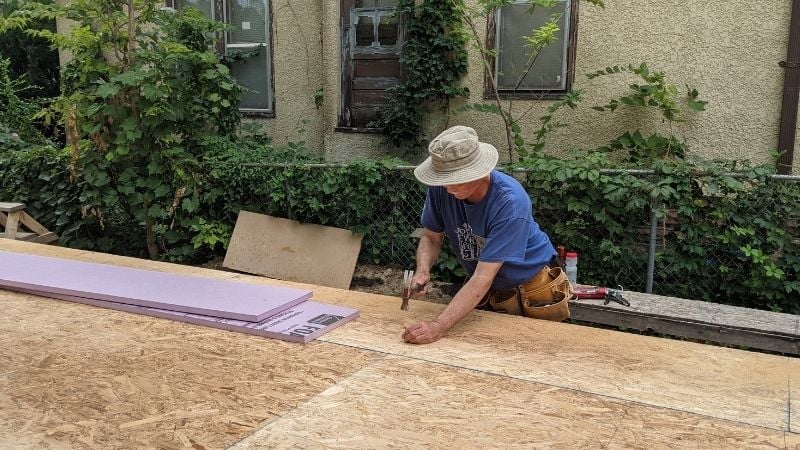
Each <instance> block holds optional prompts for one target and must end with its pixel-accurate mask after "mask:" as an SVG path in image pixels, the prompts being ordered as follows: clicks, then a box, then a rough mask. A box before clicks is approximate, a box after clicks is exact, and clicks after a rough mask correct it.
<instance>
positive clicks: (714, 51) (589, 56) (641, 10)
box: [60, 0, 800, 165]
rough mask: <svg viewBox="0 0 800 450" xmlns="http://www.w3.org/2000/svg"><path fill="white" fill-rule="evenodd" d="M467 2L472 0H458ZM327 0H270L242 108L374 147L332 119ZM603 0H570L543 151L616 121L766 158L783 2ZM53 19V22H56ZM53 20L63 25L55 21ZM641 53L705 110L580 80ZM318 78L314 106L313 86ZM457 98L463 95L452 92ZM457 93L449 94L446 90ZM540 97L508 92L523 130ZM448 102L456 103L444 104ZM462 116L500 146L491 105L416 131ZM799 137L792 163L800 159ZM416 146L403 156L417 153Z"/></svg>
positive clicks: (331, 154)
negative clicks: (265, 35) (598, 0)
mask: <svg viewBox="0 0 800 450" xmlns="http://www.w3.org/2000/svg"><path fill="white" fill-rule="evenodd" d="M467 1H468V2H469V3H474V2H475V1H474V0H467ZM339 3H340V2H339V0H272V1H271V8H272V54H273V58H272V61H273V73H274V87H275V89H274V93H275V116H274V117H273V118H267V119H250V120H255V121H256V122H257V123H260V124H262V126H263V127H264V129H265V131H266V132H267V133H269V134H270V135H271V136H272V137H273V141H274V142H275V143H276V144H284V143H286V142H288V141H301V140H302V141H305V142H306V145H307V146H308V148H309V149H310V150H312V151H313V152H315V153H318V154H321V155H324V156H325V157H326V158H327V159H328V160H331V161H343V160H349V159H353V158H358V157H370V156H376V157H380V156H384V155H386V154H387V151H388V150H389V146H388V144H387V143H386V142H385V140H384V139H383V137H382V136H381V135H378V134H364V133H348V132H340V131H336V130H335V128H336V124H337V118H338V107H339V100H340V99H339V97H340V70H341V67H340V54H341V49H340V42H341V39H340V36H339V17H340V11H339ZM606 4H607V5H606V8H605V9H600V8H596V7H593V6H591V5H589V4H586V3H583V4H581V5H580V14H579V23H578V41H577V56H576V75H575V82H574V85H573V89H583V90H585V96H584V101H583V102H582V104H581V105H580V107H579V108H578V109H577V110H575V111H571V110H568V109H562V111H561V112H559V113H558V114H559V115H558V116H557V117H558V120H559V121H561V122H565V123H567V124H569V125H570V126H569V127H567V128H560V129H557V130H555V131H554V132H553V133H552V134H551V135H550V137H549V139H548V141H547V147H546V149H545V151H547V152H548V153H553V154H558V153H561V152H564V151H565V150H566V149H568V148H571V147H582V148H596V147H598V146H600V145H603V144H605V143H607V142H608V141H609V140H610V139H612V138H614V137H616V136H619V135H620V134H622V133H623V132H625V131H628V130H635V129H640V130H642V132H643V133H647V134H650V133H653V132H656V131H659V132H662V133H670V131H671V132H672V133H674V134H675V135H677V136H682V137H685V139H686V140H687V141H688V143H689V144H690V147H691V149H692V151H694V152H696V153H698V154H701V155H703V156H706V157H712V158H726V159H734V158H736V159H740V158H748V159H751V160H753V161H756V162H767V161H769V159H770V156H769V153H770V151H772V150H774V149H775V147H776V146H777V139H778V120H779V116H780V108H781V99H782V93H783V77H784V69H782V68H781V67H779V66H778V62H779V61H782V60H784V59H785V58H786V49H787V43H788V35H789V31H788V30H789V16H790V9H791V2H788V1H765V2H748V3H747V4H742V3H741V2H724V1H722V2H720V1H713V2H712V1H707V0H664V1H662V2H646V1H643V0H608V1H606ZM60 25H64V24H60ZM60 29H62V30H63V27H60ZM640 62H647V63H648V65H649V66H650V68H651V70H662V71H664V72H665V73H666V75H667V78H668V80H669V81H670V82H672V83H673V84H675V85H676V86H677V87H678V88H679V90H680V92H681V93H683V92H685V88H684V85H685V84H689V85H690V86H693V87H696V88H697V89H698V90H699V91H700V94H701V99H703V100H707V101H708V102H709V103H708V106H707V111H705V112H701V113H697V114H692V115H691V116H690V120H689V122H687V123H685V124H680V125H678V126H676V127H674V128H673V129H672V130H669V129H668V128H667V125H666V124H664V123H663V121H662V120H661V116H660V115H659V114H658V112H657V111H655V110H653V111H650V110H651V109H653V108H648V109H641V108H640V109H636V108H630V107H628V108H621V109H620V110H617V112H615V113H607V112H606V113H602V112H597V111H594V110H592V109H591V106H595V105H602V104H605V103H607V102H608V101H609V100H610V99H612V98H618V97H619V96H621V95H624V94H626V92H627V90H628V88H627V86H628V84H630V83H631V82H636V78H635V77H634V76H632V75H622V76H619V75H618V76H609V77H600V78H596V79H594V80H588V79H587V78H586V76H585V74H586V73H589V72H592V71H595V70H597V69H601V68H604V67H606V66H609V65H615V64H620V65H624V64H628V63H632V64H636V65H638V64H639V63H640ZM469 63H470V64H469V66H470V71H469V73H468V74H467V76H466V77H465V78H464V80H463V84H464V85H466V86H468V87H469V89H470V91H471V92H472V98H470V99H469V101H471V102H476V101H483V99H482V93H483V69H482V65H481V63H480V61H479V58H478V55H477V52H476V51H474V50H473V49H472V48H470V61H469ZM320 88H323V89H324V101H323V104H322V105H321V107H319V108H317V106H316V105H315V103H314V92H315V91H317V90H318V89H320ZM459 102H463V100H461V101H459ZM456 103H458V102H456ZM551 103H552V101H546V100H541V101H519V100H518V101H516V102H515V111H517V112H519V111H521V110H527V109H529V108H531V107H533V110H532V111H531V112H530V113H528V114H527V116H526V119H525V120H524V121H523V129H524V130H526V132H527V135H528V136H529V137H530V136H532V135H533V133H534V132H535V131H536V130H537V129H538V127H539V123H538V119H537V118H538V117H539V116H541V115H542V113H544V111H546V108H547V107H548V106H549V105H550V104H551ZM451 106H452V107H451V108H450V110H451V111H453V110H455V109H456V108H455V107H456V106H458V105H457V104H454V105H451ZM453 124H465V125H469V126H472V127H474V128H475V129H476V130H477V131H478V133H479V135H480V136H481V138H482V139H483V140H485V141H487V142H490V143H493V144H495V145H496V146H497V147H498V148H501V149H502V148H504V147H505V145H506V144H505V137H504V136H505V134H504V129H503V126H502V122H501V121H500V119H499V118H498V117H496V116H492V115H488V114H484V113H477V112H469V113H462V114H458V115H448V114H447V113H444V112H441V111H440V112H437V113H435V114H434V115H433V116H432V117H430V118H429V119H428V123H427V124H426V129H427V130H428V138H430V137H432V136H434V135H435V134H436V133H437V132H438V131H440V130H441V129H444V128H445V127H447V126H448V125H453ZM798 155H800V137H798V139H796V144H795V165H797V164H798V161H800V156H798ZM424 156H425V155H424V150H422V151H420V152H418V154H417V155H416V158H414V157H411V159H412V162H414V160H418V159H421V158H423V157H424Z"/></svg>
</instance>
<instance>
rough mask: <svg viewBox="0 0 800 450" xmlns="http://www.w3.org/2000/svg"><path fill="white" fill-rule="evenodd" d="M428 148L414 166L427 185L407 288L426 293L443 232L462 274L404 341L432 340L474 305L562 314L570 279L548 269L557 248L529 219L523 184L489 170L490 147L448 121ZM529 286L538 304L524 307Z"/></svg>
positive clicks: (557, 317) (549, 315)
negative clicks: (434, 312) (462, 280)
mask: <svg viewBox="0 0 800 450" xmlns="http://www.w3.org/2000/svg"><path fill="white" fill-rule="evenodd" d="M428 153H429V154H430V156H429V157H428V159H426V160H425V161H424V162H423V163H422V164H420V165H419V166H418V167H417V168H416V169H415V170H414V175H415V176H416V177H417V179H418V180H419V181H420V182H421V183H423V184H426V185H428V186H430V187H429V188H428V192H427V195H426V198H425V207H424V209H423V211H422V226H423V227H424V232H423V235H422V238H421V239H420V242H419V246H418V248H417V267H416V271H415V272H414V277H413V279H412V286H417V287H420V291H419V293H418V294H417V295H416V296H417V297H421V296H424V295H425V294H426V293H427V292H428V282H429V281H430V270H431V267H432V266H433V265H434V264H435V263H436V260H437V259H438V257H439V252H440V250H441V244H442V240H443V237H444V234H445V233H446V234H447V236H448V240H449V242H450V246H451V248H452V249H453V252H454V253H455V254H456V256H457V257H458V259H459V262H460V263H461V265H462V266H463V267H464V269H465V270H466V272H467V274H468V275H469V279H468V281H467V282H466V284H464V286H463V287H462V288H461V289H460V290H459V291H458V293H457V294H456V295H455V296H454V297H453V300H452V301H451V302H450V304H449V305H447V307H446V308H445V309H444V311H442V313H441V314H439V316H438V317H436V318H435V319H433V320H430V321H422V322H418V323H415V324H412V325H410V326H408V327H407V328H406V329H405V331H404V332H403V335H402V337H403V339H404V340H405V341H406V342H409V343H412V344H427V343H430V342H434V341H436V340H438V339H439V338H441V337H442V336H443V335H444V334H445V333H446V332H447V331H448V330H449V329H450V328H451V327H452V326H453V325H455V324H456V323H457V322H458V321H459V320H461V319H462V318H464V317H465V316H466V315H467V314H469V312H470V311H472V310H473V309H474V308H475V307H476V306H479V304H480V306H482V307H486V306H491V307H492V308H491V309H494V310H499V311H504V312H511V313H515V314H523V313H524V314H525V315H530V316H533V317H539V316H537V315H536V314H528V312H529V309H530V308H528V306H538V305H539V304H541V305H542V306H544V307H545V308H552V307H556V308H557V310H558V312H557V313H556V314H555V315H553V312H552V311H550V312H549V313H547V314H544V316H543V317H541V318H547V319H551V320H562V319H564V318H566V317H568V315H569V312H568V310H566V311H567V312H566V315H565V314H564V310H565V309H566V300H568V297H567V295H570V296H571V290H570V289H569V282H568V281H566V277H563V274H560V273H559V272H558V271H559V270H560V269H551V268H550V266H549V264H550V265H552V262H553V260H554V258H555V255H556V252H555V249H554V248H553V245H552V244H551V243H550V239H549V238H548V236H547V234H545V233H544V232H543V231H542V230H541V229H540V228H539V225H538V224H537V223H536V222H535V221H534V219H533V211H532V205H531V200H530V198H529V197H528V194H527V193H526V192H525V190H524V189H523V187H522V185H520V184H519V182H518V181H516V180H515V179H514V178H512V177H510V176H508V175H505V174H503V173H501V172H498V171H496V170H494V167H495V165H496V164H497V159H498V154H497V149H496V148H494V147H493V146H492V145H490V144H487V143H484V142H479V141H478V136H477V134H476V133H475V130H473V129H472V128H469V127H464V126H455V127H452V128H450V129H448V130H446V131H444V132H442V133H441V134H440V135H439V136H437V137H436V138H435V139H434V140H433V141H431V143H430V145H429V146H428ZM556 266H557V265H556ZM565 281H566V286H565V285H564V282H565ZM567 290H569V292H567ZM534 291H536V292H537V293H538V294H540V295H539V297H540V299H539V300H541V301H538V300H537V301H535V303H536V305H528V304H525V303H526V300H530V298H529V297H528V296H526V295H527V294H530V293H532V292H534ZM487 293H488V294H489V295H487ZM534 297H536V295H534ZM482 300H483V302H482ZM527 303H530V302H527Z"/></svg>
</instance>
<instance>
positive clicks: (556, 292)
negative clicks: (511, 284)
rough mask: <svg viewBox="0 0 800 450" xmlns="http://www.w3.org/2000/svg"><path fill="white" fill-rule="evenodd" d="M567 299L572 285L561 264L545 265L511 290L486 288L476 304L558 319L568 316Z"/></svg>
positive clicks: (492, 308) (501, 310)
mask: <svg viewBox="0 0 800 450" xmlns="http://www.w3.org/2000/svg"><path fill="white" fill-rule="evenodd" d="M570 298H572V285H571V284H570V282H569V280H568V279H567V275H566V274H565V273H564V271H563V270H562V269H561V267H550V266H545V267H544V268H543V269H542V270H541V271H539V273H537V274H536V275H534V276H533V278H531V279H530V280H528V281H527V282H525V283H523V284H521V285H519V286H518V287H517V288H515V289H511V290H507V291H496V290H490V291H489V293H488V294H487V296H486V297H485V298H484V300H483V301H482V302H481V305H479V307H480V306H484V307H488V308H486V309H491V310H492V311H497V312H505V313H508V314H514V315H519V316H527V317H533V318H536V319H544V320H553V321H556V322H560V321H562V320H564V319H566V318H568V317H569V304H568V302H569V299H570Z"/></svg>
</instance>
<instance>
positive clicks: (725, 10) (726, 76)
mask: <svg viewBox="0 0 800 450" xmlns="http://www.w3.org/2000/svg"><path fill="white" fill-rule="evenodd" d="M606 4H607V5H606V8H605V9H600V8H596V7H593V6H591V5H589V4H582V5H581V8H580V14H579V24H578V43H577V57H576V71H575V82H574V85H573V89H583V90H584V91H585V96H584V101H583V102H582V103H581V106H580V107H579V108H578V109H576V110H574V111H570V110H568V109H566V108H565V109H563V110H562V111H561V112H560V113H558V116H557V117H558V118H559V120H561V121H563V122H566V123H568V124H569V125H570V126H569V127H567V128H561V129H558V130H555V131H554V132H553V134H552V135H551V136H550V137H549V139H548V141H547V147H546V149H547V151H548V152H552V153H558V152H560V151H563V150H564V149H567V148H570V147H581V148H596V147H597V146H600V145H603V144H605V143H607V142H608V141H609V140H610V139H613V138H614V137H617V136H619V135H620V134H622V133H623V132H625V131H627V130H634V129H640V130H642V132H643V133H645V132H646V133H647V134H650V133H652V132H655V131H660V132H662V133H669V132H670V130H669V128H668V126H667V125H666V124H664V123H663V121H662V120H661V115H660V114H659V113H658V111H656V110H655V109H654V108H632V107H625V108H621V109H618V110H617V112H615V113H609V112H598V111H594V110H592V109H591V108H590V107H591V106H597V105H604V104H606V103H607V102H608V101H609V100H611V99H612V98H618V97H620V96H621V95H625V94H626V93H627V92H629V91H630V90H629V88H628V85H629V84H630V83H636V82H641V80H640V79H637V77H635V76H634V75H630V74H620V75H621V76H620V75H616V76H608V77H600V78H595V79H593V80H589V79H588V78H587V77H586V76H585V74H586V73H590V72H593V71H596V70H599V69H602V68H605V67H607V66H613V65H615V64H619V65H627V64H629V63H632V64H634V65H638V64H639V63H641V62H647V64H648V66H649V67H650V69H651V71H652V70H661V71H664V72H665V73H666V76H667V79H668V81H670V82H671V83H673V84H675V85H676V86H677V87H678V89H679V91H680V95H681V96H683V95H684V94H685V92H686V88H685V86H684V85H685V84H689V85H690V86H693V87H696V88H697V89H698V90H699V91H700V94H701V99H703V100H707V101H708V102H709V103H708V105H707V110H706V111H704V112H700V113H696V114H690V120H689V121H688V122H687V123H685V124H681V125H679V126H677V127H674V128H673V129H672V132H673V133H674V134H675V135H677V136H683V137H685V138H686V140H687V141H688V143H689V145H690V148H691V149H692V151H694V152H697V153H699V154H702V155H703V156H706V157H710V158H726V159H733V158H749V159H752V160H754V161H759V162H765V161H768V160H769V152H770V151H771V150H773V149H774V148H775V147H776V146H777V136H778V119H779V116H780V108H781V97H782V92H783V75H784V74H783V69H782V68H780V67H779V66H778V61H781V60H783V59H785V57H786V48H787V42H788V35H789V32H788V29H789V13H790V2H754V3H751V4H750V5H749V7H743V6H742V4H741V3H739V2H708V1H703V0H691V1H679V0H670V1H664V2H642V1H632V0H612V1H608V2H606ZM756 18H758V19H756ZM477 61H478V60H477V56H476V55H472V59H471V61H470V67H471V68H474V67H477ZM481 77H482V73H481V71H479V70H471V71H470V73H469V75H468V82H467V83H468V85H469V87H470V90H471V91H472V92H473V93H476V92H477V93H479V92H482V91H483V90H482V89H481V83H482V78H481ZM474 100H477V99H474ZM550 103H551V102H549V101H537V102H533V103H532V102H524V101H517V102H515V106H516V107H515V110H516V111H517V112H519V111H522V110H525V109H527V108H529V107H530V106H531V105H532V104H533V105H535V110H534V111H535V112H534V113H532V114H528V116H527V117H528V118H529V120H525V121H524V125H523V128H524V129H526V130H528V131H529V134H530V133H532V132H533V131H535V130H536V129H538V127H539V124H538V120H537V118H538V117H539V116H540V115H542V114H543V113H544V112H545V111H546V107H547V106H548V105H549V104H550ZM458 121H459V122H464V123H467V124H469V125H471V126H474V127H475V128H476V130H477V131H478V133H479V135H481V136H484V137H486V138H487V139H488V140H489V141H490V142H492V143H495V144H497V145H503V144H504V134H503V129H502V126H501V122H500V121H499V120H495V121H493V122H489V121H487V118H486V116H485V115H479V114H470V115H465V116H463V117H462V118H459V119H458ZM795 153H797V150H795Z"/></svg>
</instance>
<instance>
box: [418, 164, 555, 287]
mask: <svg viewBox="0 0 800 450" xmlns="http://www.w3.org/2000/svg"><path fill="white" fill-rule="evenodd" d="M490 180H491V181H490V183H489V190H488V191H487V192H486V196H485V197H484V198H483V199H482V200H481V201H480V202H478V203H475V204H472V205H470V204H468V203H467V202H465V201H461V200H458V199H456V198H455V197H453V196H452V195H450V194H448V193H447V189H446V188H445V187H443V186H436V187H429V188H428V193H427V196H426V197H425V208H424V209H423V210H422V219H421V221H422V226H423V227H425V228H427V229H429V230H431V231H434V232H436V233H441V232H444V233H445V234H447V238H448V241H450V247H451V248H452V249H453V252H454V253H455V254H456V256H457V257H458V260H459V262H461V265H462V266H463V267H464V270H466V272H467V274H469V275H472V274H474V273H475V268H476V267H477V265H478V261H484V262H500V261H502V262H503V266H502V267H501V268H500V271H499V272H498V273H497V276H495V279H494V281H493V282H492V288H494V289H497V290H508V289H513V288H515V287H516V286H518V285H520V284H522V283H524V282H526V281H528V280H530V279H531V278H532V277H533V276H534V275H536V274H537V273H539V271H540V270H542V268H543V267H544V266H545V265H546V264H547V263H548V262H550V260H551V259H552V258H553V256H555V254H556V251H555V249H554V248H553V244H552V243H550V238H549V237H548V236H547V234H545V232H544V231H542V230H541V229H540V228H539V225H538V224H537V223H536V221H535V220H533V205H532V204H531V200H530V197H528V194H527V193H526V192H525V190H524V189H523V188H522V185H520V184H519V182H518V181H517V180H515V179H514V178H512V177H510V176H508V175H506V174H504V173H502V172H498V171H496V170H494V171H492V173H491V179H490Z"/></svg>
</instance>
